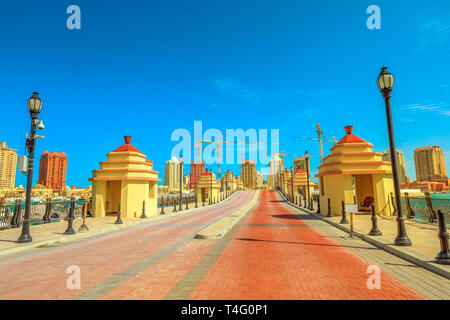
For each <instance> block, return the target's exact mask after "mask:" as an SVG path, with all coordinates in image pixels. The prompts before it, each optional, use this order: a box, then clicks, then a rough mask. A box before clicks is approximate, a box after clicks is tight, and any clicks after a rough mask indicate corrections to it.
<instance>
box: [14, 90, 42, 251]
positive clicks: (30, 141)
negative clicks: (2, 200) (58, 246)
mask: <svg viewBox="0 0 450 320" xmlns="http://www.w3.org/2000/svg"><path fill="white" fill-rule="evenodd" d="M41 109H42V100H41V99H40V98H39V93H37V92H33V95H32V96H31V98H30V99H28V111H29V112H30V117H31V130H30V137H29V138H27V139H26V140H25V147H26V148H28V168H27V190H26V198H25V216H24V219H23V227H22V233H21V234H20V237H19V239H18V240H17V242H18V243H24V242H31V241H33V239H32V238H31V235H30V220H31V219H30V206H31V187H32V184H33V163H34V147H35V145H36V139H37V136H36V125H38V123H39V120H38V119H37V117H38V116H39V113H40V112H41Z"/></svg>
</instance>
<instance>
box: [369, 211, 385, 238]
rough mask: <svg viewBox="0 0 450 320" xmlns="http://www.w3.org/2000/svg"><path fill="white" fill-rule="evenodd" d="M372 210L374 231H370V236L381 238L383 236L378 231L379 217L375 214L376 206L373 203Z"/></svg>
mask: <svg viewBox="0 0 450 320" xmlns="http://www.w3.org/2000/svg"><path fill="white" fill-rule="evenodd" d="M370 208H371V209H372V230H370V232H369V235H370V236H381V235H383V234H382V233H381V231H380V230H379V229H378V224H377V215H376V213H375V204H374V203H371V204H370Z"/></svg>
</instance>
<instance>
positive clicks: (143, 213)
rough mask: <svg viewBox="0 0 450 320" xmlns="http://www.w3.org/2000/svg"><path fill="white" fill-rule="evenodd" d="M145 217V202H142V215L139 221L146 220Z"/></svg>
mask: <svg viewBox="0 0 450 320" xmlns="http://www.w3.org/2000/svg"><path fill="white" fill-rule="evenodd" d="M161 203H162V199H161ZM146 218H147V216H146V215H145V201H142V215H141V219H146Z"/></svg>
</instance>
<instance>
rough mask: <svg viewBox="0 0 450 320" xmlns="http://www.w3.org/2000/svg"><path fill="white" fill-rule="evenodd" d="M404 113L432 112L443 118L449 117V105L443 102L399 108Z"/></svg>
mask: <svg viewBox="0 0 450 320" xmlns="http://www.w3.org/2000/svg"><path fill="white" fill-rule="evenodd" d="M401 109H402V110H404V111H412V112H434V113H437V114H438V115H441V116H444V117H450V105H449V104H447V103H444V102H440V103H435V104H409V105H406V106H402V107H401Z"/></svg>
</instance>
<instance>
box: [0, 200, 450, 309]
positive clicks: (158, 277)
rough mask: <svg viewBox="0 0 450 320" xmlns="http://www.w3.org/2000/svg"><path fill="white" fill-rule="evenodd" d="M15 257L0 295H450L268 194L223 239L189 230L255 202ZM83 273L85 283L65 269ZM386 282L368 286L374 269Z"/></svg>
mask: <svg viewBox="0 0 450 320" xmlns="http://www.w3.org/2000/svg"><path fill="white" fill-rule="evenodd" d="M252 195H253V192H241V193H239V194H237V195H236V197H235V199H234V201H231V202H228V203H224V204H223V205H222V206H220V207H216V208H210V209H209V210H204V211H202V212H192V213H190V214H187V215H185V216H180V217H174V218H171V219H168V220H165V221H158V222H155V223H154V224H151V225H146V226H141V227H138V228H133V229H130V230H125V231H120V232H116V233H113V234H108V235H106V236H101V237H97V238H96V239H89V240H85V241H81V242H77V243H71V244H67V245H62V246H61V247H56V248H52V249H35V250H43V251H42V253H39V254H36V253H34V254H28V255H26V256H21V257H16V258H14V259H10V260H4V259H3V258H0V263H1V264H0V272H1V274H2V279H1V280H0V299H74V298H75V299H199V300H204V299H225V300H232V299H388V300H391V299H450V281H449V280H447V279H445V278H443V277H441V276H439V275H436V274H434V273H432V272H430V271H427V270H425V269H423V268H421V267H418V266H416V265H413V264H411V263H408V262H406V261H404V260H402V259H400V258H397V257H396V256H393V255H391V254H389V253H387V252H385V251H383V250H381V249H378V248H376V247H374V246H372V245H371V244H369V243H366V242H364V241H362V240H359V239H358V240H347V239H343V238H342V236H343V235H345V233H344V232H343V231H341V230H339V229H337V228H335V227H333V226H331V225H329V224H327V223H326V222H324V221H322V220H320V219H318V218H317V217H313V216H311V215H307V214H301V213H299V210H297V209H295V208H292V207H290V206H287V205H286V204H285V203H284V201H281V200H280V199H279V198H278V195H277V193H276V192H273V191H262V192H261V196H260V199H259V203H258V205H257V206H256V207H255V209H254V210H253V211H250V212H249V213H248V214H247V216H246V217H244V218H243V219H242V220H241V221H240V222H239V223H238V224H237V225H236V227H235V228H233V229H232V230H231V231H230V232H229V233H228V234H227V235H226V236H225V237H224V238H222V239H220V240H199V239H194V238H193V234H195V233H196V232H198V231H199V230H201V229H203V228H205V226H206V225H209V224H211V223H213V222H214V221H217V220H218V219H220V218H222V217H224V216H225V215H227V214H229V213H230V212H232V211H233V210H236V209H237V208H239V207H242V206H243V205H244V204H245V203H248V201H249V200H250V199H251V197H252ZM70 265H77V266H79V267H80V269H81V278H82V283H81V289H79V290H69V289H67V287H66V281H67V278H68V276H69V275H68V274H67V273H66V269H67V267H68V266H70ZM371 265H375V266H378V267H379V268H380V269H381V278H380V280H381V282H380V284H381V288H380V289H379V290H377V289H369V288H368V286H367V279H368V277H369V276H370V275H369V274H368V273H367V269H368V267H369V266H371Z"/></svg>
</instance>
